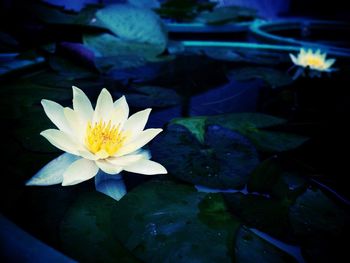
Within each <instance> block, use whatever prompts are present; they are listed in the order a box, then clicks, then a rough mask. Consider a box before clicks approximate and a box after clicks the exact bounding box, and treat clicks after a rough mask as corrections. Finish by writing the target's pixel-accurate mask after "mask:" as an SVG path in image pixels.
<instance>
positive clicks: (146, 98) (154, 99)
mask: <svg viewBox="0 0 350 263" xmlns="http://www.w3.org/2000/svg"><path fill="white" fill-rule="evenodd" d="M118 95H119V96H120V95H121V93H120V94H118ZM119 96H118V97H119ZM125 96H126V99H127V101H128V103H129V104H130V105H131V106H133V107H137V108H165V107H170V106H175V105H178V104H180V103H181V97H180V96H179V95H178V94H177V93H176V91H175V90H172V89H166V88H162V87H155V86H142V87H134V88H132V89H131V90H130V93H126V94H125Z"/></svg>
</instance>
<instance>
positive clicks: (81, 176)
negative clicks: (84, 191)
mask: <svg viewBox="0 0 350 263" xmlns="http://www.w3.org/2000/svg"><path fill="white" fill-rule="evenodd" d="M97 172H98V167H97V166H96V164H95V162H94V161H90V160H87V159H84V158H81V159H79V160H77V161H75V162H74V163H72V164H71V165H70V166H69V167H68V169H67V170H66V171H65V173H64V174H63V182H62V185H63V186H67V185H74V184H78V183H81V182H83V181H86V180H89V179H90V178H92V177H94V176H95V175H96V174H97Z"/></svg>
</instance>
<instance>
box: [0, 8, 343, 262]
mask: <svg viewBox="0 0 350 263" xmlns="http://www.w3.org/2000/svg"><path fill="white" fill-rule="evenodd" d="M45 8H47V7H45ZM114 11H115V10H114ZM119 11H120V10H119ZM119 11H118V10H117V11H116V12H119ZM108 12H109V10H108ZM108 12H107V13H108ZM123 12H124V11H123ZM102 13H103V12H102ZM103 15H104V13H103V14H102V15H101V14H100V18H101V20H103V19H105V17H104V16H103ZM56 18H57V17H56ZM56 18H55V19H56ZM60 19H62V17H61V18H60ZM69 21H71V20H69ZM152 21H153V20H152ZM45 23H47V24H48V25H51V27H48V28H49V29H50V30H52V32H55V30H57V27H59V28H60V29H59V30H61V29H62V28H66V29H67V31H69V30H72V31H71V32H67V38H66V39H65V38H64V37H63V39H62V34H60V35H59V36H56V37H57V38H56V39H55V36H50V37H49V38H47V36H46V35H45V37H43V40H45V41H47V40H49V42H45V41H43V40H41V41H43V42H45V43H40V45H38V46H36V47H34V48H33V47H31V48H30V49H29V48H28V49H26V50H23V48H22V49H19V48H13V49H12V50H10V49H6V48H2V50H1V52H3V53H4V56H1V61H0V62H1V71H0V73H1V74H2V77H1V87H0V111H1V114H0V118H1V123H2V126H1V129H0V136H1V138H2V140H1V145H2V149H3V151H4V152H3V154H2V156H3V157H2V168H3V170H2V173H1V174H2V177H1V180H2V182H1V185H2V190H1V192H0V195H1V197H0V200H1V206H0V209H1V210H0V212H1V214H2V215H3V216H4V217H6V218H7V219H9V220H11V221H12V222H13V223H14V224H16V225H17V226H18V227H19V228H21V229H23V230H24V231H25V232H27V233H29V234H30V235H32V236H33V237H35V238H36V239H38V240H40V241H42V242H43V243H45V244H47V245H48V246H50V247H52V248H54V249H55V250H57V251H58V252H59V253H62V254H64V255H66V256H67V257H69V258H71V259H72V260H76V261H79V262H337V258H338V257H339V258H340V257H341V256H343V255H344V254H346V250H344V246H345V243H344V241H343V240H344V238H346V237H347V235H348V234H349V233H348V232H349V224H348V223H349V215H350V214H349V205H350V203H349V201H348V200H350V194H349V191H348V187H349V184H348V178H347V173H346V171H347V168H348V154H347V149H348V148H347V147H348V146H349V134H350V133H349V132H350V130H349V128H348V125H347V123H346V122H347V120H349V116H350V108H349V101H350V91H349V89H348V88H347V87H348V84H349V83H350V59H349V57H346V56H343V57H342V56H336V57H334V58H336V62H335V64H334V66H333V67H334V68H336V70H334V71H333V72H330V73H327V72H322V74H320V76H314V75H313V72H312V70H310V69H306V70H305V72H304V74H303V75H300V76H297V75H296V73H297V71H298V68H297V67H295V66H294V67H293V63H292V61H291V59H290V57H289V53H292V54H295V55H297V53H298V52H299V47H294V46H292V47H289V46H277V45H276V46H273V45H265V44H264V43H261V44H259V43H257V44H252V43H249V42H247V43H241V44H239V43H237V42H236V43H234V42H220V43H218V42H215V39H213V40H212V41H201V40H200V39H199V40H198V41H193V42H191V41H185V40H186V39H183V40H179V39H177V41H176V42H175V41H172V39H170V41H169V42H168V40H166V44H164V45H166V47H163V48H160V46H161V45H163V42H162V39H161V38H162V36H163V35H160V36H159V35H157V34H158V33H159V32H162V30H161V29H159V30H160V31H157V30H158V29H154V28H152V29H151V31H152V30H155V31H157V32H156V33H154V32H153V33H154V35H156V36H153V37H154V38H155V39H157V41H156V43H155V44H154V43H153V44H152V43H151V42H150V40H149V39H148V38H145V39H146V40H145V41H144V42H147V45H146V46H144V45H143V44H144V42H143V44H142V45H141V44H140V43H137V44H135V43H134V42H135V40H134V42H133V41H131V42H130V43H129V42H126V43H124V42H123V43H121V42H120V41H119V40H118V41H117V40H115V39H112V38H111V36H110V35H108V34H107V33H106V32H105V31H104V32H102V33H98V35H96V32H95V30H97V29H96V28H93V33H92V32H91V31H89V30H91V28H88V27H87V28H85V29H84V28H83V29H81V28H79V30H76V29H70V28H69V27H65V26H64V25H62V24H60V25H57V24H55V23H53V24H51V23H52V21H47V20H46V22H45ZM68 24H69V23H68ZM107 24H108V23H107ZM69 25H70V24H69ZM140 27H142V26H140ZM204 28H205V27H204ZM109 30H112V31H113V30H120V29H118V28H117V29H116V28H115V27H111V28H109ZM147 30H149V29H145V31H147ZM210 30H211V29H210ZM244 30H248V29H244ZM72 32H73V33H77V32H80V35H79V37H77V38H79V39H80V40H79V41H73V40H72V39H71V38H70V36H71V33H72ZM118 32H121V33H120V34H123V32H122V31H118ZM153 33H152V34H153ZM159 34H160V33H159ZM186 34H188V32H186ZM222 34H223V35H225V34H227V33H225V32H224V33H222ZM63 35H64V34H63ZM223 35H222V36H221V37H220V36H219V38H220V39H225V37H223ZM148 36H149V35H147V37H148ZM241 37H242V34H241V32H239V39H241ZM2 38H3V39H7V38H6V37H4V36H3V37H2ZM141 38H142V37H141ZM74 39H75V38H74ZM53 40H54V41H53ZM151 40H152V38H151ZM3 42H4V41H3ZM141 42H142V41H141ZM48 43H49V45H48ZM149 43H151V44H152V45H153V46H152V45H151V46H152V47H151V48H150V46H149ZM154 46H155V48H154ZM88 48H90V49H88ZM159 48H160V49H161V51H159ZM115 49H117V50H119V51H120V50H122V51H120V52H119V51H115ZM157 49H158V51H155V50H157ZM91 50H92V51H94V52H95V53H93V52H92V51H91ZM96 50H97V51H98V54H99V56H98V55H96V54H97V53H96V52H97V51H96ZM11 52H12V54H16V53H17V52H18V53H20V55H12V56H10V55H9V54H11ZM118 52H119V53H118ZM154 52H156V53H154ZM6 54H7V55H6ZM91 54H94V55H91ZM101 54H102V55H101ZM145 54H146V55H145ZM155 54H156V55H155ZM143 55H145V56H143ZM328 57H329V58H332V53H330V54H328ZM18 65H19V66H18ZM73 85H74V86H77V87H79V88H80V89H81V90H83V91H84V93H85V94H86V95H87V96H88V98H89V99H90V100H91V102H92V104H93V106H95V102H96V100H97V98H98V95H99V94H100V92H101V90H102V89H103V88H106V89H107V90H108V91H109V92H110V93H111V95H112V97H113V99H114V100H116V99H118V98H120V97H121V96H122V95H125V97H126V100H127V102H128V104H129V107H130V114H132V113H135V112H137V111H140V110H143V109H146V108H152V112H151V114H150V117H149V120H148V122H147V125H146V128H163V132H162V133H161V134H160V135H158V136H157V137H156V138H155V139H153V140H152V141H151V142H150V143H149V144H148V145H147V146H146V148H147V149H148V150H149V151H150V152H151V154H152V160H154V161H157V162H159V163H161V164H162V165H163V166H164V167H166V169H167V171H168V174H167V175H142V174H136V173H130V172H125V171H123V172H122V173H121V175H122V180H123V181H124V183H125V186H126V190H127V193H126V195H124V196H123V198H122V199H121V200H120V201H116V200H114V199H113V198H111V197H110V196H108V195H105V194H102V193H100V192H98V191H96V189H95V181H94V179H92V180H87V181H85V182H82V183H80V184H77V185H74V186H65V187H63V186H61V185H60V184H58V185H51V186H45V187H44V186H41V187H36V186H25V183H26V182H27V181H28V180H29V179H30V178H31V177H33V176H34V175H35V174H36V173H37V172H38V171H39V170H40V169H41V168H42V167H44V166H45V165H46V164H47V163H49V162H50V161H51V160H53V159H55V158H57V157H58V156H60V155H61V154H62V153H63V152H62V151H61V150H59V149H57V148H55V147H54V146H53V145H51V144H50V143H49V142H48V141H47V140H46V139H45V138H43V137H42V136H40V132H42V131H43V130H46V129H49V128H54V125H53V124H52V122H51V121H50V120H49V119H48V118H47V116H46V115H45V112H44V110H43V108H42V105H41V104H40V102H41V100H42V99H47V100H52V101H55V102H57V103H59V104H61V105H62V106H64V107H72V96H73V95H72V94H73V93H72V88H71V87H72V86H73ZM84 129H85V128H84ZM57 169H58V167H57ZM111 176H113V175H111ZM4 224H5V223H4ZM4 229H5V228H4ZM1 233H4V231H1ZM6 233H7V234H6V236H2V237H1V243H2V249H3V248H4V247H5V246H4V245H3V244H5V243H6V244H12V243H11V242H10V241H11V239H10V235H11V233H9V232H6ZM23 240H24V238H23V239H22V241H23ZM26 240H27V241H23V242H27V243H25V244H26V245H27V246H25V247H24V248H23V247H21V250H20V251H23V253H29V252H28V251H30V253H32V252H33V250H35V249H36V247H35V241H33V240H31V239H30V240H29V239H26ZM22 241H19V243H20V244H23V242H22ZM0 245H1V244H0ZM14 246H15V245H14ZM2 249H1V250H2ZM6 249H7V251H1V253H2V254H4V255H5V256H4V258H5V259H6V260H7V261H9V262H24V259H25V258H26V257H25V255H24V254H22V255H20V253H19V254H16V251H18V247H13V246H12V247H11V246H7V247H6ZM39 249H40V250H41V251H37V253H36V256H37V258H31V259H28V258H27V259H26V260H27V261H26V262H31V261H33V262H40V260H43V259H45V258H48V259H50V255H49V256H47V254H46V253H49V252H47V251H48V250H47V249H48V248H47V247H40V248H39ZM25 251H27V252H25ZM30 253H29V254H30ZM52 258H53V257H52ZM52 258H51V259H52ZM34 259H35V260H34ZM60 260H62V261H65V260H67V262H68V259H61V258H59V259H57V261H60Z"/></svg>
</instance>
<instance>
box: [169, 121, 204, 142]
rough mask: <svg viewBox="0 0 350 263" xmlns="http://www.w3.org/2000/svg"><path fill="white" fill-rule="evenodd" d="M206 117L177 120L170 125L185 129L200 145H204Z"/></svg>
mask: <svg viewBox="0 0 350 263" xmlns="http://www.w3.org/2000/svg"><path fill="white" fill-rule="evenodd" d="M206 121H207V117H191V118H177V119H173V120H172V121H171V124H178V125H182V126H184V127H186V128H187V129H188V130H189V131H190V132H191V133H192V134H193V135H194V136H195V137H196V139H197V140H198V141H199V142H200V143H204V135H205V123H206Z"/></svg>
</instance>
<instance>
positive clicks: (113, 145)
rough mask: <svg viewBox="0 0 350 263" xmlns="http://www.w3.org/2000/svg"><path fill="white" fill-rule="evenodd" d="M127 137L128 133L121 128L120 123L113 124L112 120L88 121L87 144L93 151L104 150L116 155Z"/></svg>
mask: <svg viewBox="0 0 350 263" xmlns="http://www.w3.org/2000/svg"><path fill="white" fill-rule="evenodd" d="M125 139H126V134H125V133H124V132H123V131H121V130H120V125H119V124H118V125H112V123H111V121H109V122H108V123H107V124H106V123H105V122H102V120H101V121H100V122H96V123H95V124H94V125H92V124H91V122H89V123H88V125H87V128H86V137H85V144H86V147H87V148H88V149H89V150H90V151H91V152H92V153H97V152H99V151H101V150H104V151H105V152H107V153H108V155H109V156H112V155H114V154H115V153H116V152H117V151H118V150H119V149H120V147H121V146H122V145H123V142H124V141H125Z"/></svg>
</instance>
